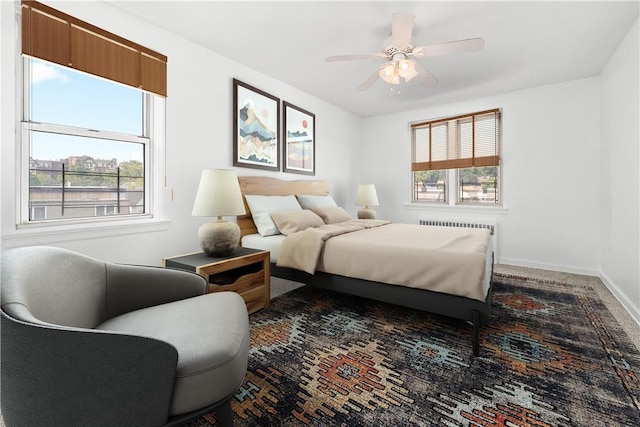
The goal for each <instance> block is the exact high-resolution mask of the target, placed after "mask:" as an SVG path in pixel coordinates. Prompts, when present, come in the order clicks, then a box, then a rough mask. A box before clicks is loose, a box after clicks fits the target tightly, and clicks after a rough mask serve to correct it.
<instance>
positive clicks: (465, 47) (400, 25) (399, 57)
mask: <svg viewBox="0 0 640 427" xmlns="http://www.w3.org/2000/svg"><path fill="white" fill-rule="evenodd" d="M415 18H416V17H415V15H413V14H411V13H394V14H393V17H392V21H391V36H390V37H388V38H387V39H386V40H385V41H384V44H383V47H382V52H379V53H365V54H358V55H336V56H329V57H327V58H326V59H325V61H326V62H334V61H348V60H353V59H375V58H381V59H385V60H386V62H384V63H383V64H382V65H380V66H379V67H378V68H377V69H376V71H375V72H374V73H373V74H372V75H371V76H370V77H369V78H368V79H367V80H365V81H364V82H363V83H362V84H361V85H360V86H358V90H360V91H364V90H367V89H369V88H370V87H371V85H373V84H374V83H375V82H376V80H378V78H380V79H382V80H384V81H386V82H387V83H391V84H400V81H401V80H400V79H404V81H405V83H406V82H409V81H410V80H412V79H413V78H416V79H417V81H419V82H420V84H422V86H424V87H431V86H435V85H437V84H438V79H436V78H435V77H434V76H433V74H431V73H430V72H429V71H427V69H426V68H424V67H423V66H422V65H420V64H419V63H418V62H416V61H415V60H414V58H424V57H428V56H437V55H448V54H451V53H464V52H475V51H478V50H480V49H482V48H483V47H484V40H483V39H481V38H473V39H464V40H455V41H450V42H445V43H438V44H432V45H428V46H420V47H415V46H414V45H413V40H412V38H411V33H412V31H413V23H414V21H415Z"/></svg>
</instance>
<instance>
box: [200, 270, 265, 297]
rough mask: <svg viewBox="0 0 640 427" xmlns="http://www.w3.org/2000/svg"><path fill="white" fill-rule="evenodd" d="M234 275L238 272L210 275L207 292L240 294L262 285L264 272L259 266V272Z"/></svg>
mask: <svg viewBox="0 0 640 427" xmlns="http://www.w3.org/2000/svg"><path fill="white" fill-rule="evenodd" d="M254 265H255V264H254ZM235 273H238V270H233V271H230V272H225V273H219V274H210V275H209V286H208V287H207V292H220V291H232V292H237V293H239V294H242V293H244V292H246V291H248V290H249V289H253V288H255V287H257V286H263V285H264V270H263V269H262V266H260V270H258V271H256V272H242V273H243V274H235Z"/></svg>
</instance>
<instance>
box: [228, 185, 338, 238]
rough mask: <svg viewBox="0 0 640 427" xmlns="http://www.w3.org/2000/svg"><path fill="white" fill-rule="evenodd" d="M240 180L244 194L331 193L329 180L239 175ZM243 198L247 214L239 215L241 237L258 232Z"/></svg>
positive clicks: (315, 194) (320, 194)
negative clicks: (288, 179) (294, 179)
mask: <svg viewBox="0 0 640 427" xmlns="http://www.w3.org/2000/svg"><path fill="white" fill-rule="evenodd" d="M238 182H240V191H241V192H242V194H243V195H246V194H257V195H260V196H288V195H289V194H311V195H314V196H326V195H327V194H329V182H327V181H311V180H297V181H285V180H282V179H278V178H271V177H268V176H239V177H238ZM243 200H244V210H245V212H247V215H241V216H239V217H238V226H240V238H242V237H244V236H246V235H247V234H255V233H257V232H258V230H257V229H256V225H255V223H254V222H253V218H252V217H251V211H250V210H249V206H247V200H246V199H245V198H244V197H243Z"/></svg>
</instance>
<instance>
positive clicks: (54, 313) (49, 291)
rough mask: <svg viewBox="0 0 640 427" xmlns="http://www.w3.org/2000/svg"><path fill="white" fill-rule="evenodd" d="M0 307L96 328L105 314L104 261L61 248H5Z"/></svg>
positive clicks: (21, 316)
mask: <svg viewBox="0 0 640 427" xmlns="http://www.w3.org/2000/svg"><path fill="white" fill-rule="evenodd" d="M0 272H1V280H2V282H1V283H2V286H1V291H0V303H1V304H2V310H3V311H5V312H6V313H7V314H9V315H10V316H12V317H14V318H15V319H18V320H23V321H25V322H30V323H49V324H55V325H62V326H71V327H77V328H95V327H96V326H97V325H99V324H100V323H102V322H104V321H105V320H107V305H106V291H107V286H106V266H105V263H104V262H103V261H99V260H97V259H94V258H91V257H88V256H85V255H81V254H78V253H75V252H71V251H68V250H66V249H61V248H55V247H47V246H30V247H25V248H17V249H11V250H8V251H6V252H5V253H3V254H2V265H1V266H0Z"/></svg>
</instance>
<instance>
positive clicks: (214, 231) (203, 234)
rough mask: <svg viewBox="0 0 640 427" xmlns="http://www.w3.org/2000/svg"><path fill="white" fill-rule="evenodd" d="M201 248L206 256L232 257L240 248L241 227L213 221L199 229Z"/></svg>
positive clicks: (230, 223) (231, 223) (226, 222)
mask: <svg viewBox="0 0 640 427" xmlns="http://www.w3.org/2000/svg"><path fill="white" fill-rule="evenodd" d="M198 239H199V240H200V247H201V248H202V251H203V252H204V253H205V255H207V256H210V257H221V256H227V255H231V254H232V253H233V251H235V250H236V248H237V247H238V242H239V240H240V227H238V224H235V223H233V222H228V221H211V222H207V223H206V224H202V225H201V226H200V228H199V229H198Z"/></svg>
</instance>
